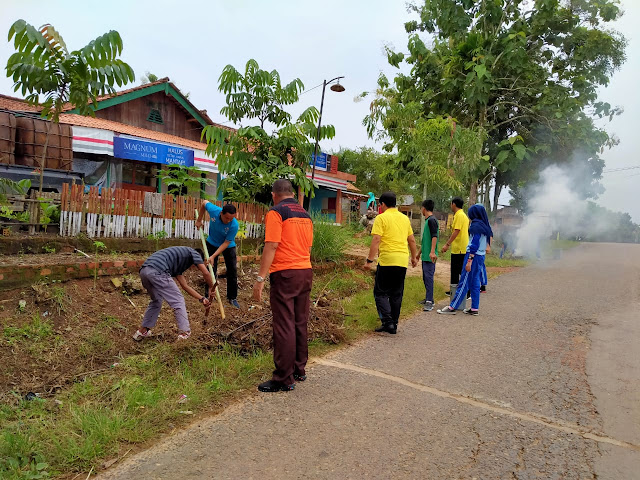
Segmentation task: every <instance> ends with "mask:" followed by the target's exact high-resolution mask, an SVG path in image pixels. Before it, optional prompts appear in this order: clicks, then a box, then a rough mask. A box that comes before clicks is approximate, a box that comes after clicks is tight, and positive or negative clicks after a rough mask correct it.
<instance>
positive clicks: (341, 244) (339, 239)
mask: <svg viewBox="0 0 640 480" xmlns="http://www.w3.org/2000/svg"><path fill="white" fill-rule="evenodd" d="M312 220H313V246H312V247H311V260H312V261H313V262H337V261H339V260H341V259H342V258H343V257H344V252H345V249H346V248H347V246H348V244H349V242H350V239H351V234H350V232H349V231H348V230H347V229H345V228H342V227H339V226H336V225H333V224H331V223H328V222H327V221H326V219H325V218H323V217H322V216H321V215H312Z"/></svg>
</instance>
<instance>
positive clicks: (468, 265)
mask: <svg viewBox="0 0 640 480" xmlns="http://www.w3.org/2000/svg"><path fill="white" fill-rule="evenodd" d="M464 269H465V270H466V271H467V272H470V271H471V261H468V262H467V266H466V267H464Z"/></svg>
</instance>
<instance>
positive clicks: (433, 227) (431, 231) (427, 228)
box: [422, 215, 440, 262]
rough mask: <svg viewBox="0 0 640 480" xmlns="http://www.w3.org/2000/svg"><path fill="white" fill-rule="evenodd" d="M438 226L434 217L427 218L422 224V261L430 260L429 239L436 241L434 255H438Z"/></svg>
mask: <svg viewBox="0 0 640 480" xmlns="http://www.w3.org/2000/svg"><path fill="white" fill-rule="evenodd" d="M439 230H440V229H439V226H438V220H436V217H434V216H433V215H431V216H430V217H429V218H427V221H426V222H424V230H423V231H422V261H423V262H430V261H431V258H430V257H429V254H430V253H431V239H432V238H435V239H436V255H437V254H438V238H439V237H440V231H439Z"/></svg>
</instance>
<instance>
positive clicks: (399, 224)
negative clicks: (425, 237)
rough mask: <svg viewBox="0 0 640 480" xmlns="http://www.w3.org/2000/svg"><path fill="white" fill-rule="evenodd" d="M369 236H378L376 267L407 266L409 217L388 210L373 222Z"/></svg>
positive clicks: (390, 209)
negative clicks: (378, 249)
mask: <svg viewBox="0 0 640 480" xmlns="http://www.w3.org/2000/svg"><path fill="white" fill-rule="evenodd" d="M371 235H380V254H379V255H378V265H380V266H383V267H405V268H406V267H407V266H408V265H409V243H408V241H407V238H409V236H410V235H413V229H412V228H411V221H410V220H409V217H407V216H406V215H405V214H403V213H400V212H399V211H398V210H397V209H395V208H388V209H387V210H385V212H384V213H381V214H380V215H378V216H377V217H376V219H375V220H374V221H373V228H372V229H371ZM465 247H466V245H465Z"/></svg>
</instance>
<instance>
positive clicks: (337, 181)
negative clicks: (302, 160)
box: [307, 171, 348, 192]
mask: <svg viewBox="0 0 640 480" xmlns="http://www.w3.org/2000/svg"><path fill="white" fill-rule="evenodd" d="M307 178H311V173H310V172H307ZM314 180H315V182H316V183H317V184H318V185H319V186H320V187H324V188H327V189H329V190H336V191H338V190H340V191H343V192H346V191H347V183H348V182H347V180H342V179H341V178H337V177H333V176H329V175H323V174H319V173H318V172H317V171H316V175H315V177H314Z"/></svg>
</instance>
